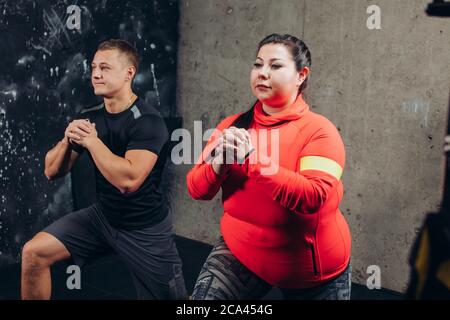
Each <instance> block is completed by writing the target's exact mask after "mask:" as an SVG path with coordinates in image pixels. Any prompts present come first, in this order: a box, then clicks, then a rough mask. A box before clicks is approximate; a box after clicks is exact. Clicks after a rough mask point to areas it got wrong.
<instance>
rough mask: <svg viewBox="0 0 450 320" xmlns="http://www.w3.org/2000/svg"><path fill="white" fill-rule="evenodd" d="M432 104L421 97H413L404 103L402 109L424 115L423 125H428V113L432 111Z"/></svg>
mask: <svg viewBox="0 0 450 320" xmlns="http://www.w3.org/2000/svg"><path fill="white" fill-rule="evenodd" d="M430 109H431V104H430V102H429V101H423V100H421V99H412V100H409V101H404V102H403V103H402V111H404V112H409V113H416V114H420V115H421V117H422V122H421V123H422V125H423V126H424V127H427V126H428V115H429V113H430Z"/></svg>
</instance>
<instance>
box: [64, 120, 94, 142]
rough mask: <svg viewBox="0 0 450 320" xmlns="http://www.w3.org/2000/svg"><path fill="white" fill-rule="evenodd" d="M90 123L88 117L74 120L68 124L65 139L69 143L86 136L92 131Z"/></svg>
mask: <svg viewBox="0 0 450 320" xmlns="http://www.w3.org/2000/svg"><path fill="white" fill-rule="evenodd" d="M90 124H91V123H90V122H89V120H87V119H79V120H73V121H72V122H70V123H69V125H68V126H67V128H66V131H65V132H64V139H63V140H65V142H67V143H76V140H79V139H80V138H81V137H85V136H86V135H88V134H89V133H90V132H91V127H90Z"/></svg>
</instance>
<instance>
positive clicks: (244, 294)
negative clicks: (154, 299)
mask: <svg viewBox="0 0 450 320" xmlns="http://www.w3.org/2000/svg"><path fill="white" fill-rule="evenodd" d="M271 289H272V286H271V285H270V284H268V283H267V282H265V281H264V280H262V279H261V278H259V277H258V276H256V275H255V274H254V273H253V272H251V271H250V270H248V269H247V268H246V267H244V266H243V265H242V264H241V263H240V262H239V261H238V260H237V259H236V258H235V257H234V256H233V254H232V253H231V251H230V250H229V249H228V247H227V245H226V244H225V242H224V240H223V238H222V237H220V238H219V240H218V241H217V243H216V244H215V245H214V248H213V249H212V251H211V253H210V254H209V256H208V258H207V259H206V262H205V263H204V265H203V268H202V270H201V271H200V274H199V276H198V279H197V282H196V284H195V287H194V291H193V293H192V299H193V300H249V299H261V298H263V297H264V296H265V295H266V294H267V293H268V292H269V291H270V290H271ZM280 290H281V293H282V295H283V298H284V299H287V300H350V292H351V265H350V264H349V265H348V267H347V269H345V271H344V272H343V273H342V274H341V275H339V276H338V277H337V278H334V279H332V280H330V281H328V282H326V283H324V284H323V285H320V286H318V287H314V288H307V289H281V288H280Z"/></svg>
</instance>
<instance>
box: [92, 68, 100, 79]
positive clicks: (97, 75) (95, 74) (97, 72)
mask: <svg viewBox="0 0 450 320" xmlns="http://www.w3.org/2000/svg"><path fill="white" fill-rule="evenodd" d="M92 77H93V78H95V79H99V78H101V72H100V70H99V69H98V68H95V69H92Z"/></svg>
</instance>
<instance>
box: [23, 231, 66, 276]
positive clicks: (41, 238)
mask: <svg viewBox="0 0 450 320" xmlns="http://www.w3.org/2000/svg"><path fill="white" fill-rule="evenodd" d="M55 240H56V238H55V239H53V236H51V235H49V234H45V233H38V234H37V235H36V236H35V237H34V238H33V239H31V240H30V241H28V242H27V243H25V245H24V247H23V249H22V268H25V269H28V270H36V269H42V268H47V267H49V266H51V265H52V264H53V263H55V262H56V261H58V260H62V259H64V258H68V256H69V254H68V252H67V250H66V249H65V248H64V246H63V245H62V244H60V243H55ZM56 241H57V240H56Z"/></svg>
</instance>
